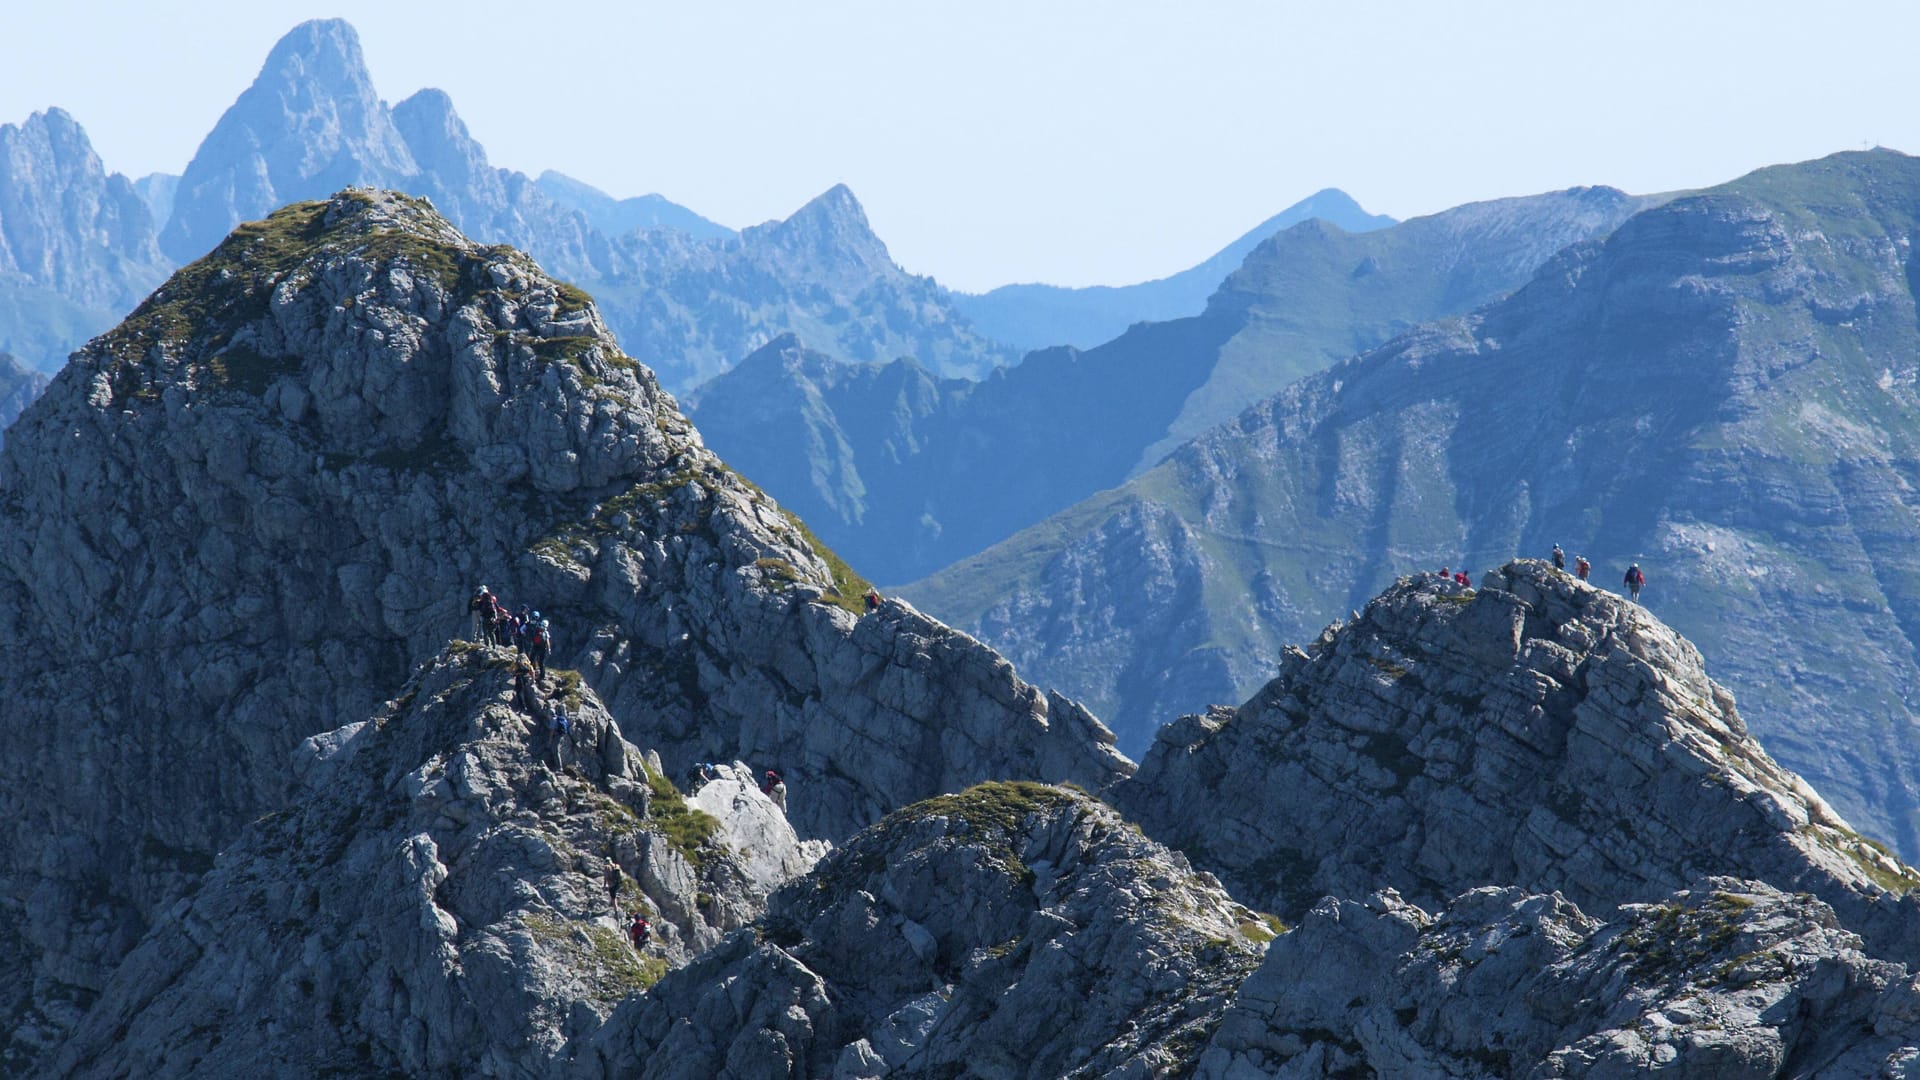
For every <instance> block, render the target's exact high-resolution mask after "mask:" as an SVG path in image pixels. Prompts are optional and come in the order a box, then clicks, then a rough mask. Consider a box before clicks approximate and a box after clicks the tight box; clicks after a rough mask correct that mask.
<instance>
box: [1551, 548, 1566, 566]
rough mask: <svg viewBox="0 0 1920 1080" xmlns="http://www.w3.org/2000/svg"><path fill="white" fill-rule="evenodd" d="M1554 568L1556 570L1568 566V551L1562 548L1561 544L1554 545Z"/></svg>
mask: <svg viewBox="0 0 1920 1080" xmlns="http://www.w3.org/2000/svg"><path fill="white" fill-rule="evenodd" d="M1553 568H1554V569H1555V570H1565V569H1566V568H1567V553H1566V552H1564V551H1561V550H1560V545H1559V544H1555V545H1553Z"/></svg>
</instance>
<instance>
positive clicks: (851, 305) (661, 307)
mask: <svg viewBox="0 0 1920 1080" xmlns="http://www.w3.org/2000/svg"><path fill="white" fill-rule="evenodd" d="M612 247H613V251H614V256H615V259H616V260H618V265H619V267H620V269H619V270H618V271H617V272H616V273H614V274H610V275H608V276H607V277H605V278H602V279H601V280H600V281H598V282H597V283H595V285H594V296H595V297H597V298H598V299H599V300H600V304H601V310H602V312H603V313H605V315H606V316H607V322H608V323H609V324H610V325H612V327H613V329H614V331H615V333H617V334H618V335H619V336H620V340H621V342H622V343H623V344H625V345H626V347H627V348H628V349H630V350H632V352H633V354H634V355H635V356H637V357H640V358H643V359H644V360H645V361H646V362H647V364H648V365H649V366H651V367H653V369H654V370H655V371H657V372H659V374H660V378H661V381H663V382H665V383H666V384H667V385H668V386H669V387H670V388H672V389H674V390H675V391H684V390H687V389H688V388H690V387H694V386H697V385H699V384H700V383H703V382H705V381H706V380H708V379H710V378H712V377H714V376H716V375H719V374H720V373H721V372H723V371H725V370H727V368H728V367H729V366H730V365H732V364H733V363H734V362H736V361H737V360H739V359H740V358H741V357H743V356H745V355H747V354H748V353H750V352H752V351H754V350H755V349H758V348H760V347H761V346H763V345H765V344H766V343H767V342H768V341H770V340H773V339H775V338H777V337H778V336H780V335H782V334H787V333H792V334H798V335H799V336H800V337H801V338H802V339H804V340H805V341H807V342H808V343H809V344H811V345H813V346H815V347H816V348H820V349H822V350H825V351H828V352H830V353H832V354H833V355H834V356H836V357H838V358H840V359H843V360H847V361H852V362H855V363H859V364H866V363H870V362H877V361H885V360H890V359H893V358H895V357H900V356H914V357H918V358H920V360H921V361H922V362H923V363H925V364H926V365H927V366H929V367H931V368H933V369H935V370H937V371H939V372H940V373H942V374H944V375H949V376H951V375H972V376H976V377H977V376H984V375H986V374H987V373H988V372H990V371H992V370H993V369H994V368H995V367H996V366H999V365H1002V364H1006V363H1011V362H1012V361H1013V360H1015V359H1016V356H1015V354H1014V353H1013V352H1012V351H1011V350H1009V349H1007V348H1006V347H1004V346H1002V345H1000V344H999V343H998V342H994V341H990V340H988V339H987V338H985V337H983V336H982V335H981V334H979V333H978V332H977V331H975V330H974V328H973V327H972V325H971V324H969V323H968V321H967V320H966V318H965V317H964V316H962V315H960V314H959V313H958V312H956V311H955V310H954V309H953V307H952V305H951V303H950V300H951V295H950V294H949V293H948V292H947V291H946V290H945V289H942V288H941V287H940V285H939V283H938V282H935V281H934V280H933V279H932V278H929V277H920V276H917V275H914V274H909V273H907V272H906V271H905V270H902V269H900V267H899V266H898V265H897V264H895V263H894V261H893V258H892V256H890V255H889V254H888V253H887V246H886V245H885V244H884V243H882V242H881V240H880V238H879V237H878V236H875V235H874V233H873V229H872V228H871V227H870V226H869V225H868V224H867V215H866V211H865V210H863V209H862V208H861V206H860V203H859V200H857V199H855V198H854V196H853V192H851V191H849V190H848V189H847V188H846V186H845V185H837V186H835V187H834V188H833V189H831V190H829V191H827V192H826V193H824V194H822V195H820V196H819V197H818V198H815V199H814V200H813V201H811V202H809V203H807V205H805V206H803V207H801V208H800V209H799V210H796V211H794V213H793V215H792V216H790V217H788V218H787V219H786V220H784V221H770V222H767V223H766V224H764V225H755V226H752V227H751V228H747V229H742V230H741V231H740V235H739V236H738V237H736V238H722V239H709V240H701V239H696V238H694V237H690V236H687V235H686V234H685V233H681V232H678V231H676V230H672V229H654V230H649V231H646V232H639V233H630V234H628V235H627V236H624V237H621V238H619V239H618V240H615V241H613V244H612Z"/></svg>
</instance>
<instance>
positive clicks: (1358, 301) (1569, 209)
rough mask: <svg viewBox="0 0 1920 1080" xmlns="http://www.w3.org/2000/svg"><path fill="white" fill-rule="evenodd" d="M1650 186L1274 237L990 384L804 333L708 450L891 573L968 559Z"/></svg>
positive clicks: (1542, 257)
mask: <svg viewBox="0 0 1920 1080" xmlns="http://www.w3.org/2000/svg"><path fill="white" fill-rule="evenodd" d="M1645 204H1646V201H1645V200H1642V199H1637V198H1634V197H1632V196H1628V195H1624V194H1622V193H1620V192H1618V191H1615V190H1613V189H1611V188H1581V189H1576V190H1573V191H1564V192H1555V193H1553V194H1549V195H1539V196H1533V197H1531V198H1524V199H1503V200H1500V201H1497V202H1491V203H1475V204H1471V205H1468V206H1463V207H1459V208H1457V209H1454V210H1449V211H1446V212H1445V213H1441V214H1435V215H1433V216H1431V217H1425V218H1416V219H1414V220H1412V221H1408V222H1405V223H1402V224H1400V225H1396V226H1393V227H1392V228H1389V229H1384V230H1380V231H1376V232H1370V233H1366V234H1362V235H1350V234H1347V233H1343V232H1341V231H1340V230H1339V229H1337V228H1336V227H1334V226H1330V225H1327V224H1325V223H1324V222H1321V221H1318V220H1311V221H1307V222H1304V223H1302V224H1299V225H1296V226H1294V227H1293V228H1291V229H1288V230H1286V231H1284V232H1281V233H1280V234H1279V235H1277V236H1274V237H1271V238H1269V239H1268V240H1266V241H1265V242H1263V243H1262V244H1260V245H1259V246H1258V247H1257V248H1256V249H1255V250H1254V251H1253V253H1252V254H1250V255H1249V256H1248V257H1247V260H1246V262H1245V264H1244V265H1243V266H1242V267H1241V268H1240V269H1239V270H1238V271H1236V272H1235V273H1234V274H1233V275H1232V276H1231V277H1230V278H1228V279H1227V281H1226V283H1225V284H1224V285H1222V286H1221V288H1220V290H1219V292H1218V293H1217V294H1216V295H1215V297H1214V299H1213V301H1212V302H1211V303H1210V304H1209V305H1208V307H1207V310H1206V312H1205V313H1203V314H1201V315H1197V316H1193V317H1190V318H1185V319H1175V320H1173V321H1171V322H1166V323H1150V324H1145V325H1141V326H1136V327H1134V328H1133V329H1131V330H1129V331H1128V332H1127V333H1126V334H1123V335H1121V336H1120V337H1119V338H1117V339H1116V340H1114V341H1111V342H1109V343H1107V344H1105V345H1102V346H1100V347H1098V348H1095V349H1091V350H1088V351H1085V352H1081V351H1078V350H1074V349H1068V348H1061V349H1050V350H1046V351H1043V352H1036V353H1033V354H1030V355H1029V356H1028V357H1027V358H1026V359H1025V360H1023V361H1022V362H1021V363H1020V364H1018V365H1017V366H1014V367H1011V368H1007V369H1004V370H1002V371H998V372H995V373H994V374H993V375H992V376H991V377H989V378H987V379H986V380H984V381H981V382H969V381H955V380H951V379H947V378H943V377H942V376H941V375H939V374H937V373H935V372H933V371H929V370H928V368H927V366H925V365H921V364H918V363H915V362H913V361H899V362H896V363H893V364H888V365H885V366H884V367H849V366H846V365H842V364H837V363H835V362H834V361H833V360H832V359H830V358H829V357H827V356H824V355H819V354H816V353H809V352H808V351H807V349H806V348H805V346H806V345H812V344H814V343H815V341H816V340H817V339H815V338H813V337H811V336H810V335H809V333H808V332H807V331H805V330H804V329H799V328H796V329H797V330H798V331H799V332H798V337H797V338H796V339H794V340H788V341H781V342H778V343H776V344H775V345H773V346H769V348H768V349H767V350H765V351H763V352H762V353H760V354H758V355H757V356H755V357H753V358H751V359H749V360H748V361H747V362H744V363H742V364H741V365H740V366H739V367H738V368H736V369H735V370H733V371H730V372H728V373H727V374H726V375H724V376H722V377H721V378H719V379H716V380H714V381H713V382H712V383H710V384H708V385H706V386H704V387H702V388H701V389H700V390H699V391H698V392H696V393H695V394H693V395H691V396H689V397H688V399H687V402H686V407H687V410H688V412H689V414H690V415H692V416H693V417H694V419H695V421H696V422H697V423H698V424H699V425H700V429H701V431H702V432H703V433H704V434H705V436H706V438H707V441H708V444H709V445H711V446H713V447H714V448H715V449H716V450H718V451H719V452H720V453H722V454H725V455H726V456H727V459H728V460H729V461H732V462H734V463H735V464H736V465H737V466H738V467H739V468H740V469H742V470H743V471H744V472H746V474H747V475H749V476H751V477H753V478H754V479H755V480H756V481H757V482H759V483H760V484H762V485H764V486H765V487H766V488H767V490H768V491H770V492H772V493H773V494H774V496H775V497H776V498H778V499H780V500H781V501H782V502H784V503H786V504H787V505H789V506H792V507H794V508H795V509H796V510H798V511H799V512H800V513H801V514H803V515H804V516H805V517H806V518H807V520H808V521H810V522H812V523H813V526H814V528H815V529H817V530H819V531H820V534H821V536H822V537H824V538H826V539H827V540H828V542H829V543H831V544H833V545H834V546H835V548H836V549H838V550H840V551H842V552H844V553H845V554H846V555H847V557H848V558H849V559H851V560H852V561H853V562H854V563H855V564H856V565H858V566H861V567H862V568H863V569H864V570H865V572H867V573H869V574H872V575H874V576H875V577H876V578H877V579H879V580H882V581H894V582H898V581H910V580H913V579H914V578H917V577H920V576H923V575H925V574H928V573H932V572H933V571H934V570H937V569H939V568H940V567H942V566H944V565H946V564H947V563H949V562H952V561H953V560H955V559H959V558H964V557H965V556H968V555H971V554H973V553H974V552H977V551H979V550H981V549H982V548H985V547H986V546H988V545H990V544H993V543H995V542H997V541H999V540H1002V539H1004V538H1006V537H1007V536H1010V535H1012V534H1013V533H1014V532H1016V531H1017V530H1019V529H1021V528H1024V527H1026V526H1027V525H1031V524H1033V523H1034V522H1037V521H1039V520H1041V519H1042V518H1044V517H1046V516H1047V515H1048V514H1051V513H1053V512H1055V511H1058V510H1061V509H1063V508H1065V507H1067V506H1069V505H1072V504H1073V503H1074V502H1077V501H1078V500H1080V499H1083V498H1086V497H1087V496H1089V495H1091V494H1093V493H1094V492H1096V491H1100V490H1102V489H1104V488H1109V487H1112V486H1114V485H1116V484H1119V483H1121V482H1122V481H1124V480H1125V479H1126V478H1127V477H1128V476H1130V475H1132V474H1134V473H1135V472H1137V471H1139V470H1140V469H1141V468H1143V467H1144V466H1145V465H1149V464H1152V462H1153V461H1155V460H1157V459H1158V458H1159V457H1160V456H1162V455H1163V454H1164V453H1165V451H1166V450H1167V449H1171V448H1172V447H1173V446H1175V445H1178V443H1180V442H1182V441H1184V440H1185V439H1186V438H1189V437H1191V436H1192V435H1194V434H1197V433H1199V432H1201V431H1204V430H1205V429H1206V428H1207V427H1209V426H1211V425H1213V424H1216V423H1219V422H1221V421H1223V420H1226V419H1228V418H1229V417H1231V416H1233V415H1234V414H1235V413H1237V412H1238V411H1240V410H1241V409H1243V408H1245V407H1246V406H1248V405H1250V404H1252V403H1253V402H1255V401H1257V400H1259V399H1260V398H1262V397H1264V396H1266V395H1268V394H1271V393H1273V392H1274V391H1275V390H1277V389H1279V388H1280V387H1282V386H1285V385H1286V384H1287V383H1289V382H1292V381H1293V380H1294V379H1296V378H1299V377H1301V376H1303V375H1306V374H1308V373H1310V372H1313V371H1317V370H1319V369H1321V368H1324V367H1326V366H1327V365H1329V364H1331V363H1334V362H1335V361H1337V360H1339V359H1342V358H1344V357H1347V356H1350V355H1352V354H1353V353H1355V352H1357V351H1359V350H1361V349H1364V348H1368V347H1371V346H1374V345H1378V344H1380V343H1381V342H1383V341H1385V340H1387V339H1388V338H1390V337H1391V336H1393V334H1395V333H1397V332H1399V331H1401V330H1403V329H1405V328H1407V327H1409V326H1412V325H1413V324H1415V323H1417V322H1420V321H1423V320H1426V319H1431V318H1435V317H1437V316H1440V315H1448V314H1457V313H1461V312H1465V311H1468V310H1470V309H1472V308H1474V307H1477V306H1479V305H1480V304H1483V303H1485V302H1487V301H1489V300H1491V299H1493V298H1495V297H1497V296H1499V295H1501V294H1503V293H1505V292H1507V291H1508V290H1510V289H1513V288H1515V287H1517V286H1518V285H1520V284H1521V283H1522V282H1524V281H1526V279H1527V277H1528V276H1529V275H1530V274H1531V273H1532V272H1533V270H1534V269H1535V268H1536V267H1538V266H1539V265H1540V264H1541V263H1543V262H1545V261H1546V260H1547V259H1549V258H1550V257H1551V256H1552V255H1553V254H1554V253H1555V252H1556V251H1558V250H1559V249H1560V248H1561V247H1564V246H1565V245H1567V244H1569V243H1573V242H1574V241H1577V240H1581V239H1585V238H1587V237H1590V236H1595V235H1598V234H1601V233H1604V232H1606V231H1607V230H1609V229H1611V228H1612V227H1613V226H1615V225H1616V224H1618V223H1619V222H1620V221H1622V220H1624V219H1625V218H1626V217H1627V216H1628V215H1630V214H1631V213H1633V211H1634V210H1635V209H1637V208H1639V207H1640V206H1643V205H1645Z"/></svg>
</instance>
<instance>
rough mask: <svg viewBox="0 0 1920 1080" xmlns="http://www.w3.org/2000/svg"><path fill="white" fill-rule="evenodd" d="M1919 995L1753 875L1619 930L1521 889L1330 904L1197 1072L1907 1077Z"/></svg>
mask: <svg viewBox="0 0 1920 1080" xmlns="http://www.w3.org/2000/svg"><path fill="white" fill-rule="evenodd" d="M1915 984H1916V981H1915V979H1914V977H1913V975H1912V974H1911V973H1910V971H1909V969H1908V967H1907V966H1906V965H1904V964H1895V963H1889V962H1886V961H1882V960H1874V959H1871V958H1869V957H1867V956H1866V955H1864V953H1863V952H1862V951H1861V946H1860V939H1859V938H1858V937H1857V936H1856V935H1854V934H1852V933H1850V932H1848V931H1847V930H1845V929H1844V928H1842V927H1841V926H1840V925H1839V922H1838V920H1837V919H1836V918H1835V916H1834V912H1833V910H1832V909H1831V908H1828V907H1827V906H1826V905H1825V904H1822V903H1821V902H1820V901H1818V900H1816V899H1814V898H1813V897H1811V896H1808V895H1806V894H1805V893H1800V894H1792V895H1789V894H1786V893H1783V892H1781V891H1779V890H1777V889H1775V888H1773V887H1772V886H1769V885H1766V884H1763V883H1760V882H1752V881H1740V880H1737V879H1732V878H1715V879H1710V880H1707V881H1703V882H1699V883H1696V884H1695V885H1694V886H1693V887H1692V888H1691V889H1688V890H1685V891H1682V892H1679V893H1676V894H1674V895H1673V896H1671V897H1668V898H1665V899H1663V900H1662V901H1661V902H1659V903H1657V904H1630V905H1626V906H1625V907H1623V908H1621V909H1620V911H1619V914H1618V918H1617V921H1615V922H1612V923H1602V922H1600V921H1598V920H1596V919H1593V918H1590V917H1588V916H1587V915H1585V914H1583V913H1582V912H1581V911H1580V909H1579V908H1578V907H1576V906H1575V905H1573V904H1572V903H1570V902H1569V901H1567V900H1566V899H1564V898H1563V897H1561V896H1560V895H1559V894H1558V893H1554V894H1550V895H1541V894H1537V893H1536V894H1529V893H1527V892H1525V891H1523V890H1520V889H1514V888H1485V889H1478V890H1475V891H1472V892H1469V893H1466V894H1464V895H1462V896H1460V897H1458V898H1457V899H1455V900H1454V902H1453V903H1452V904H1450V905H1449V906H1448V907H1447V908H1446V910H1445V911H1443V912H1442V913H1441V914H1440V915H1439V916H1438V917H1434V916H1429V915H1427V914H1426V913H1425V912H1423V911H1421V910H1420V909H1419V908H1416V907H1413V906H1411V905H1408V904H1405V903H1403V902H1401V901H1400V900H1399V899H1398V898H1397V897H1393V896H1378V897H1376V898H1375V899H1374V900H1373V901H1371V902H1370V903H1369V904H1367V905H1362V904H1359V903H1355V902H1352V901H1346V900H1333V899H1328V900H1327V901H1326V902H1324V903H1322V904H1321V905H1319V906H1318V907H1316V908H1315V909H1314V910H1313V912H1312V913H1310V914H1309V915H1308V917H1307V919H1306V920H1305V921H1304V922H1303V923H1302V924H1301V925H1300V926H1299V927H1298V928H1297V929H1295V930H1293V931H1292V932H1291V933H1289V934H1287V935H1285V936H1284V937H1283V938H1282V939H1281V940H1279V941H1277V942H1275V944H1274V945H1273V947H1272V948H1271V949H1269V950H1268V953H1267V958H1266V960H1265V962H1264V963H1263V964H1262V965H1261V967H1260V970H1259V971H1257V972H1255V973H1254V975H1253V976H1252V977H1251V978H1249V979H1248V980H1247V981H1246V983H1245V984H1244V986H1243V987H1242V988H1241V992H1240V995H1239V998H1238V1000H1237V1001H1236V1002H1235V1003H1234V1005H1233V1006H1232V1007H1231V1008H1230V1009H1229V1010H1228V1011H1227V1014H1226V1016H1225V1017H1224V1018H1223V1019H1222V1020H1221V1022H1220V1025H1219V1028H1218V1030H1217V1031H1216V1032H1215V1033H1214V1035H1213V1037H1212V1039H1211V1041H1210V1043H1209V1045H1208V1047H1207V1048H1206V1050H1205V1051H1204V1052H1203V1053H1202V1054H1201V1055H1200V1057H1199V1063H1198V1065H1199V1067H1198V1070H1197V1075H1198V1076H1200V1077H1203V1078H1206V1080H1228V1078H1237V1077H1250V1076H1288V1077H1328V1076H1339V1075H1349V1074H1353V1073H1357V1072H1367V1073H1370V1074H1373V1075H1379V1076H1457V1077H1505V1076H1525V1077H1540V1078H1545V1077H1561V1076H1585V1077H1601V1076H1606V1077H1612V1076H1630V1075H1632V1076H1637V1075H1644V1074H1645V1073H1647V1072H1649V1071H1652V1070H1655V1069H1661V1070H1672V1071H1673V1074H1674V1075H1677V1076H1688V1077H1694V1076H1701V1077H1715V1078H1719V1077H1725V1078H1735V1077H1741V1078H1747V1077H1751V1078H1760V1077H1774V1076H1781V1075H1788V1074H1799V1073H1800V1071H1801V1070H1807V1069H1811V1070H1812V1071H1814V1072H1817V1073H1818V1075H1821V1076H1838V1077H1854V1076H1859V1077H1867V1076H1889V1075H1905V1073H1906V1070H1905V1068H1904V1067H1894V1066H1893V1063H1895V1062H1899V1061H1909V1062H1910V1061H1911V1060H1912V1057H1913V1055H1914V1047H1915V1044H1916V1042H1920V1023H1916V1019H1917V1016H1916V1013H1915V1011H1914V1007H1913V1002H1914V1000H1915V992H1916V991H1915Z"/></svg>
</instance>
